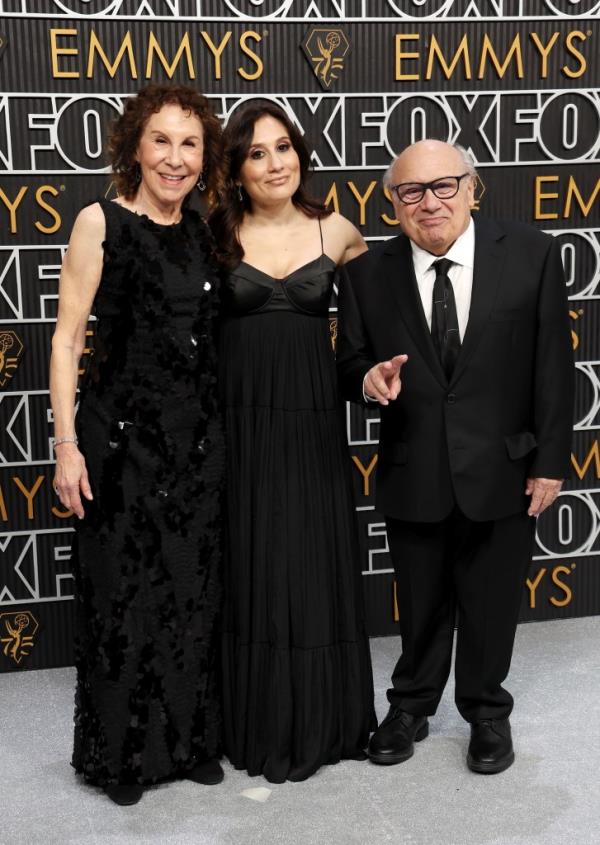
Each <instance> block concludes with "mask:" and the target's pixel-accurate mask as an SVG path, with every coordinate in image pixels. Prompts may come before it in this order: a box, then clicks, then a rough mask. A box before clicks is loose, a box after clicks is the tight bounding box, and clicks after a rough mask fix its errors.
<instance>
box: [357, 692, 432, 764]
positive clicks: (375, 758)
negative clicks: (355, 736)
mask: <svg viewBox="0 0 600 845" xmlns="http://www.w3.org/2000/svg"><path fill="white" fill-rule="evenodd" d="M428 734H429V722H428V721H427V716H412V715H411V714H410V713H407V712H406V711H405V710H400V708H399V707H394V706H392V707H390V709H389V712H388V714H387V716H386V717H385V719H384V720H383V722H382V723H381V725H380V726H379V727H378V728H377V730H376V731H375V733H374V734H373V736H372V737H371V740H370V742H369V749H368V754H369V760H371V762H372V763H379V764H380V765H383V766H391V765H393V764H394V763H402V762H403V761H404V760H408V758H409V757H412V755H413V754H414V750H415V746H414V743H415V742H420V741H421V740H422V739H425V737H426V736H427V735H428Z"/></svg>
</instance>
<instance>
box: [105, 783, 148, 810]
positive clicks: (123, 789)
mask: <svg viewBox="0 0 600 845" xmlns="http://www.w3.org/2000/svg"><path fill="white" fill-rule="evenodd" d="M104 791H105V792H106V794H107V795H108V797H109V798H110V800H111V801H114V802H115V804H119V806H121V807H129V806H131V804H137V802H138V801H139V800H140V798H141V797H142V795H143V794H144V787H143V786H142V785H141V784H139V783H107V784H106V786H105V787H104Z"/></svg>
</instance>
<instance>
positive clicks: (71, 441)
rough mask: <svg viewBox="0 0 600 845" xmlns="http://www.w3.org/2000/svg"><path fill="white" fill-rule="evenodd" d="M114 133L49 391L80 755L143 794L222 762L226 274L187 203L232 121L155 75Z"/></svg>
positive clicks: (69, 282) (202, 774)
mask: <svg viewBox="0 0 600 845" xmlns="http://www.w3.org/2000/svg"><path fill="white" fill-rule="evenodd" d="M109 150H110V155H111V161H112V165H113V170H114V172H115V176H114V178H115V181H116V185H117V190H118V191H119V198H118V199H117V200H114V201H107V200H100V201H97V202H94V203H92V204H91V205H88V206H87V207H85V208H84V209H83V210H82V211H81V212H80V214H79V216H78V217H77V220H76V222H75V226H74V228H73V233H72V236H71V241H70V244H69V249H68V251H67V254H66V256H65V260H64V263H63V268H62V273H61V280H60V299H59V314H58V321H57V326H56V332H55V334H54V339H53V345H52V362H51V399H52V407H53V411H54V424H55V452H56V476H55V489H56V491H57V493H58V495H59V497H60V500H61V502H62V503H63V504H64V505H65V506H66V507H68V508H71V509H72V510H73V511H74V512H75V514H76V515H77V517H78V518H79V521H78V525H77V532H76V548H75V554H74V571H75V580H76V597H75V598H76V614H77V644H76V664H77V692H76V714H75V750H74V755H73V765H74V767H75V769H76V770H77V771H78V772H80V773H81V774H83V776H84V778H85V780H86V781H88V782H90V783H93V784H96V785H99V786H102V787H103V788H104V789H105V791H106V793H107V794H108V795H109V797H110V798H111V799H112V800H113V801H115V802H116V803H118V804H133V803H136V802H137V801H139V799H140V797H141V796H142V793H143V789H144V786H145V785H147V784H151V783H154V782H156V781H159V780H164V779H169V778H177V777H180V778H190V779H192V780H195V781H197V782H200V783H217V782H219V780H221V779H222V769H221V767H220V764H219V762H218V759H217V758H218V757H219V756H220V724H221V723H220V711H219V705H218V695H217V689H216V683H215V648H214V633H213V630H214V621H215V614H216V611H217V606H218V600H219V592H220V588H219V579H218V574H217V573H218V568H219V560H220V551H219V529H218V525H219V515H220V512H219V489H220V477H221V469H222V465H223V444H222V435H221V428H220V424H219V418H218V413H217V400H216V394H215V365H216V360H215V349H214V344H213V334H212V327H213V320H214V315H215V296H216V294H215V275H214V271H213V264H212V257H211V243H210V239H209V235H208V230H207V228H206V225H205V223H204V220H203V219H202V218H201V216H200V215H199V214H198V213H197V212H195V211H193V210H192V209H191V208H190V207H189V206H188V203H187V199H188V196H189V194H190V193H191V192H192V191H195V190H196V189H198V190H199V191H201V192H203V194H204V196H208V197H210V196H211V195H212V193H213V192H214V189H215V187H216V185H217V182H218V180H219V161H220V128H219V123H218V121H217V120H216V118H215V117H214V116H213V115H212V113H211V111H210V109H209V107H208V103H207V101H206V99H205V98H204V97H203V96H201V95H200V94H198V93H197V92H196V91H194V90H193V89H191V88H185V87H181V86H155V85H152V86H148V87H147V88H145V89H144V90H142V91H140V93H139V94H138V95H137V97H134V98H132V99H130V100H128V102H127V103H126V106H125V110H124V113H123V115H122V116H121V117H120V118H119V119H118V120H117V122H116V124H115V127H114V129H113V132H112V135H111V138H110V139H109ZM90 313H92V314H94V316H95V317H96V319H97V322H96V324H95V332H94V334H95V340H94V355H93V358H92V362H91V365H90V367H89V368H88V372H87V373H86V375H85V377H84V379H83V383H82V385H81V394H80V402H79V412H78V415H77V420H76V419H75V408H74V406H75V398H76V387H77V370H78V366H79V359H80V356H81V354H82V351H83V347H84V339H85V330H86V326H87V323H88V318H89V315H90Z"/></svg>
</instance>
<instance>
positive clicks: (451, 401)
mask: <svg viewBox="0 0 600 845" xmlns="http://www.w3.org/2000/svg"><path fill="white" fill-rule="evenodd" d="M446 402H447V403H448V404H449V405H454V403H455V402H456V393H449V394H448V395H447V396H446Z"/></svg>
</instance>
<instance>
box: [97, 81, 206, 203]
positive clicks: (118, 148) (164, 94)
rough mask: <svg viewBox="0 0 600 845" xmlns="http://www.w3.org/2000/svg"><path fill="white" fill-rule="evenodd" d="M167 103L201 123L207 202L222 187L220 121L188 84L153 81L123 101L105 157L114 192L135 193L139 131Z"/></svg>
mask: <svg viewBox="0 0 600 845" xmlns="http://www.w3.org/2000/svg"><path fill="white" fill-rule="evenodd" d="M167 105H177V106H180V107H181V108H182V109H183V111H186V112H190V113H193V114H195V115H196V116H197V117H198V119H199V120H200V123H201V124H202V128H203V130H204V160H203V167H202V175H203V178H204V182H205V184H206V199H207V201H208V202H209V204H210V203H211V202H212V201H214V198H215V197H216V195H217V193H219V192H220V191H221V190H222V184H223V159H222V146H221V137H222V132H221V124H220V122H219V120H218V118H216V117H215V115H214V114H213V111H212V109H211V107H210V105H209V102H208V100H207V99H206V97H205V96H204V95H203V94H200V93H199V91H196V89H194V88H190V87H189V86H187V85H156V84H154V83H152V84H150V85H146V86H145V87H144V88H142V89H140V91H139V92H138V93H137V95H136V96H135V97H130V98H129V99H128V100H127V102H126V103H125V108H124V109H123V114H121V115H119V117H118V118H117V119H116V120H115V121H114V123H113V125H112V126H111V131H110V134H109V136H108V158H109V161H110V164H111V165H112V169H113V173H114V176H113V179H114V182H115V185H116V188H117V191H118V193H119V194H120V195H121V196H123V197H125V199H128V200H130V199H133V197H134V196H135V194H136V192H137V189H138V187H139V182H140V173H139V166H136V164H137V163H136V160H135V154H136V152H137V148H138V145H139V143H140V138H141V136H142V132H143V131H144V127H145V125H146V123H147V122H148V120H149V119H150V117H151V116H152V115H153V114H155V113H157V112H159V111H160V110H161V109H162V107H163V106H167Z"/></svg>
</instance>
